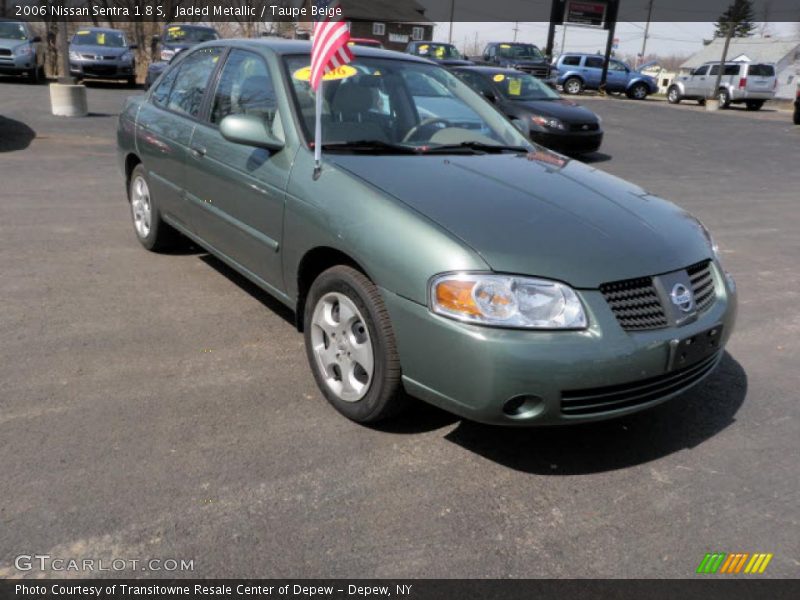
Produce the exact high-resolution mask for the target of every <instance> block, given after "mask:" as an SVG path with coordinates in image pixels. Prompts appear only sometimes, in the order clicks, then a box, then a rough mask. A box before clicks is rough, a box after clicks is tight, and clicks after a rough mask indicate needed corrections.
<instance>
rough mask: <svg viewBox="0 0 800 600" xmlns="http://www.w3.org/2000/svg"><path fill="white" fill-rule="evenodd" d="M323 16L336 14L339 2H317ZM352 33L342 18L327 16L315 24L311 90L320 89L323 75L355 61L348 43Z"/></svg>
mask: <svg viewBox="0 0 800 600" xmlns="http://www.w3.org/2000/svg"><path fill="white" fill-rule="evenodd" d="M315 4H316V6H317V9H319V10H321V11H324V13H323V14H325V15H330V14H334V15H335V14H336V12H335V11H336V9H337V8H339V0H316V1H315ZM349 41H350V31H349V30H348V29H347V23H345V22H344V21H343V20H342V18H341V17H340V16H338V17H337V16H332V17H331V16H325V17H323V18H321V19H319V20H318V21H317V22H316V23H314V42H313V44H312V46H311V89H313V90H315V91H316V89H317V88H318V87H319V83H320V81H322V77H323V75H325V73H328V72H329V71H333V70H334V69H336V68H337V67H340V66H342V65H344V64H346V63H349V62H350V61H351V60H353V53H352V52H350V48H349V47H348V45H347V42H349Z"/></svg>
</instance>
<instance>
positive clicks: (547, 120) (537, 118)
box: [531, 115, 566, 129]
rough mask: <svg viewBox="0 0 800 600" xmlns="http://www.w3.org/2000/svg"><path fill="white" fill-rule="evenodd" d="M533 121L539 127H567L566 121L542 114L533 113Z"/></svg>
mask: <svg viewBox="0 0 800 600" xmlns="http://www.w3.org/2000/svg"><path fill="white" fill-rule="evenodd" d="M531 121H533V123H534V124H536V125H538V126H539V127H547V128H548V129H566V127H564V123H562V122H561V121H559V120H558V119H555V118H553V117H543V116H541V115H531Z"/></svg>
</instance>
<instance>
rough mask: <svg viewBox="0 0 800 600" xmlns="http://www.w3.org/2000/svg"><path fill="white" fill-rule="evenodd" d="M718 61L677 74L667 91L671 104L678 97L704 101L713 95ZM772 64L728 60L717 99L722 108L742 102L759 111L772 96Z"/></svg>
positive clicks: (773, 89)
mask: <svg viewBox="0 0 800 600" xmlns="http://www.w3.org/2000/svg"><path fill="white" fill-rule="evenodd" d="M718 74H719V63H718V62H709V63H706V64H704V65H701V66H699V67H697V68H696V69H695V70H694V71H692V72H691V73H689V74H688V75H681V76H680V77H677V78H676V79H675V81H673V82H672V85H670V86H669V89H668V90H667V100H668V101H669V103H670V104H678V103H679V102H680V101H681V100H697V101H698V102H699V103H700V104H704V103H705V101H706V98H713V97H714V92H715V90H714V86H715V84H716V82H717V75H718ZM776 83H777V78H776V76H775V65H773V64H769V63H766V64H765V63H750V62H728V63H725V69H724V70H723V72H722V79H721V80H720V84H719V92H718V94H717V98H718V99H719V105H720V107H721V108H728V106H730V105H731V104H741V103H744V104H745V105H746V106H747V110H758V109H760V108H761V107H762V106H764V102H766V101H767V100H772V98H773V97H774V96H775V86H776Z"/></svg>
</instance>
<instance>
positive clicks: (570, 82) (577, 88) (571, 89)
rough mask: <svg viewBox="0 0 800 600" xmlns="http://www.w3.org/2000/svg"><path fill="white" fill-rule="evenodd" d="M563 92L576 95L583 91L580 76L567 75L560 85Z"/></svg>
mask: <svg viewBox="0 0 800 600" xmlns="http://www.w3.org/2000/svg"><path fill="white" fill-rule="evenodd" d="M561 87H562V88H563V89H564V93H565V94H570V95H573V96H575V95H577V94H580V93H581V92H582V91H583V81H581V79H580V77H568V78H567V79H566V80H564V83H563V84H562V86H561Z"/></svg>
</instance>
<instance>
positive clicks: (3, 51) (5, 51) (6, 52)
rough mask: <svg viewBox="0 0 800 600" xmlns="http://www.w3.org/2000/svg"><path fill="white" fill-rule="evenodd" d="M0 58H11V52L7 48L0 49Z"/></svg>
mask: <svg viewBox="0 0 800 600" xmlns="http://www.w3.org/2000/svg"><path fill="white" fill-rule="evenodd" d="M0 56H11V50H9V49H8V48H0Z"/></svg>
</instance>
